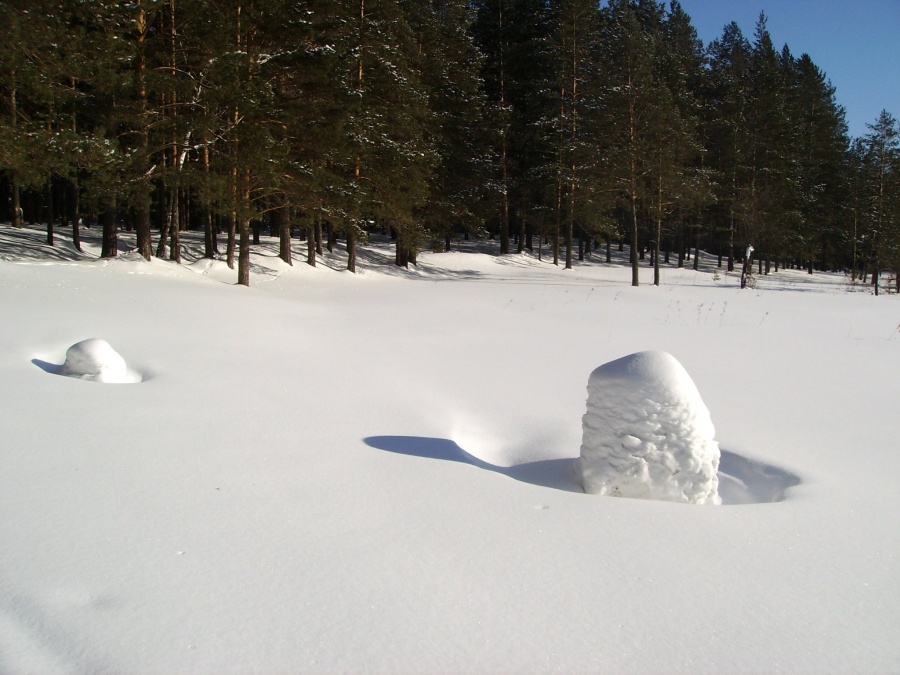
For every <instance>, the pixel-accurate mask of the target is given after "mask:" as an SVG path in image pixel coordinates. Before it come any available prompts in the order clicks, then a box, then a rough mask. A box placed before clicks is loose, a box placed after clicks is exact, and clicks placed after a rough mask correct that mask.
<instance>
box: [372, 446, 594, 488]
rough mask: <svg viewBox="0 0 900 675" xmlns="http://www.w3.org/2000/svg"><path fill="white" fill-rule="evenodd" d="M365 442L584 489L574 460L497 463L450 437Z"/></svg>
mask: <svg viewBox="0 0 900 675" xmlns="http://www.w3.org/2000/svg"><path fill="white" fill-rule="evenodd" d="M363 442H364V443H365V444H366V445H368V446H370V447H373V448H377V449H378V450H386V451H388V452H394V453H397V454H398V455H410V456H412V457H424V458H426V459H439V460H443V461H445V462H460V463H462V464H471V465H472V466H475V467H478V468H479V469H484V470H485V471H493V472H494V473H499V474H501V475H503V476H508V477H509V478H513V479H515V480H518V481H521V482H523V483H530V484H532V485H540V486H541V487H546V488H552V489H554V490H564V491H566V492H584V490H582V488H581V484H580V483H579V482H578V480H577V479H576V477H575V461H574V459H546V460H542V461H539V462H526V463H525V464H519V465H517V466H497V465H495V464H491V463H489V462H485V461H484V460H482V459H479V458H478V457H475V456H474V455H470V454H469V453H468V452H466V451H465V450H463V449H462V448H461V447H459V445H457V444H456V443H455V442H453V441H451V440H449V439H446V438H427V437H423V436H369V437H368V438H364V439H363Z"/></svg>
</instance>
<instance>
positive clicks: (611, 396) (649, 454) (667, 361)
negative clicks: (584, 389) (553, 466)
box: [579, 351, 721, 504]
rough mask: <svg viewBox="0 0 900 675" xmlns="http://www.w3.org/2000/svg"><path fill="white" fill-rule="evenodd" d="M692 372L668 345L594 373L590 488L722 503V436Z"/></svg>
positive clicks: (585, 469) (587, 430) (586, 461)
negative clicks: (718, 436)
mask: <svg viewBox="0 0 900 675" xmlns="http://www.w3.org/2000/svg"><path fill="white" fill-rule="evenodd" d="M714 435H715V429H714V427H713V424H712V420H711V418H710V415H709V410H708V409H707V407H706V406H705V405H704V404H703V400H702V399H701V398H700V392H698V391H697V387H696V386H695V385H694V382H693V380H691V377H690V375H688V373H687V371H686V370H685V369H684V366H682V365H681V364H680V363H679V362H678V360H677V359H676V358H675V357H674V356H672V355H671V354H668V353H666V352H660V351H649V352H638V353H637V354H631V355H630V356H625V357H623V358H621V359H617V360H615V361H611V362H610V363H607V364H605V365H603V366H600V367H599V368H597V369H596V370H595V371H594V372H593V373H591V376H590V379H589V381H588V400H587V412H586V413H585V415H584V418H583V439H582V445H581V457H580V459H579V469H580V473H581V480H582V485H583V487H584V491H585V492H588V493H593V494H600V495H612V496H616V497H639V498H644V499H660V500H664V501H673V502H686V503H689V504H719V503H721V500H720V499H719V495H718V484H719V481H718V477H717V475H716V472H717V471H718V468H719V456H720V453H719V444H718V443H717V442H716V441H715V440H714V438H713V437H714Z"/></svg>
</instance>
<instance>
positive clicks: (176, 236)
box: [169, 189, 181, 264]
mask: <svg viewBox="0 0 900 675" xmlns="http://www.w3.org/2000/svg"><path fill="white" fill-rule="evenodd" d="M178 192H179V191H178V190H177V189H176V190H173V191H172V204H171V208H172V218H171V221H170V223H169V236H170V237H171V240H172V243H171V248H170V250H169V259H170V260H172V261H173V262H177V263H178V264H181V234H180V230H181V228H180V219H181V215H180V214H181V211H180V210H179V208H178V206H179V202H178Z"/></svg>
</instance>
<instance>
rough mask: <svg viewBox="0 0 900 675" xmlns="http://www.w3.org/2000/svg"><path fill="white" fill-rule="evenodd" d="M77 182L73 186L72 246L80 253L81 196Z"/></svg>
mask: <svg viewBox="0 0 900 675" xmlns="http://www.w3.org/2000/svg"><path fill="white" fill-rule="evenodd" d="M75 180H76V182H75V183H74V184H73V185H72V244H73V245H74V246H75V250H76V251H78V252H79V253H81V252H82V250H81V216H80V215H79V212H80V210H81V209H80V208H79V200H80V196H79V194H78V182H77V180H78V179H77V178H76V179H75Z"/></svg>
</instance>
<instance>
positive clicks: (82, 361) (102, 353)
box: [62, 338, 129, 384]
mask: <svg viewBox="0 0 900 675" xmlns="http://www.w3.org/2000/svg"><path fill="white" fill-rule="evenodd" d="M62 374H63V375H68V376H69V377H77V378H80V379H82V380H93V381H95V382H104V383H106V384H124V383H126V382H128V381H129V377H128V366H127V365H125V359H123V358H122V356H121V354H119V352H117V351H116V350H115V349H113V348H112V345H110V344H109V343H108V342H107V341H106V340H103V339H102V338H89V339H87V340H82V341H81V342H76V343H75V344H74V345H72V346H71V347H69V349H68V350H66V361H65V363H63V366H62Z"/></svg>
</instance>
